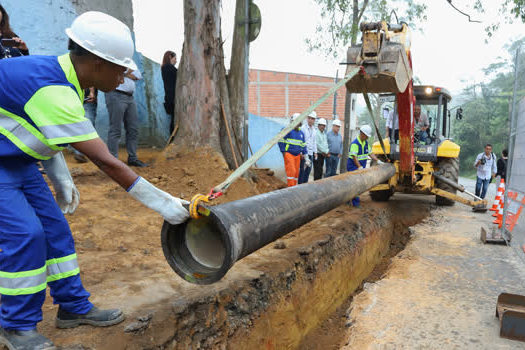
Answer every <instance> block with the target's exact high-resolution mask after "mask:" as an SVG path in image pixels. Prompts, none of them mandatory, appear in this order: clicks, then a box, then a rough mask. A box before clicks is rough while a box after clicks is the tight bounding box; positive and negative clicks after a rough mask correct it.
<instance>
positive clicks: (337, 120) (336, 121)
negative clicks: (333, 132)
mask: <svg viewBox="0 0 525 350" xmlns="http://www.w3.org/2000/svg"><path fill="white" fill-rule="evenodd" d="M332 125H335V126H341V121H340V120H339V119H336V120H334V122H333V123H332Z"/></svg>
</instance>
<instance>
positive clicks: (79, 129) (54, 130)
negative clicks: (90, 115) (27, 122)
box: [38, 119, 95, 140]
mask: <svg viewBox="0 0 525 350" xmlns="http://www.w3.org/2000/svg"><path fill="white" fill-rule="evenodd" d="M38 128H39V129H40V131H41V132H42V134H44V135H45V136H46V138H47V139H48V140H51V139H58V138H61V137H75V136H81V135H88V134H92V133H93V132H95V128H94V127H93V124H91V122H90V121H89V120H87V119H85V120H83V121H80V122H76V123H69V124H60V125H43V126H39V127H38Z"/></svg>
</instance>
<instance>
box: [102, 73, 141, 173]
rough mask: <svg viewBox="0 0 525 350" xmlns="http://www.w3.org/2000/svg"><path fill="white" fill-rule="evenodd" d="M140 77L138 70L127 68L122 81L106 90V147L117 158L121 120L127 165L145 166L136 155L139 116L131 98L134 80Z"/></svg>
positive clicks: (133, 90)
mask: <svg viewBox="0 0 525 350" xmlns="http://www.w3.org/2000/svg"><path fill="white" fill-rule="evenodd" d="M140 79H142V75H141V74H140V72H139V71H138V70H136V71H133V70H131V69H128V70H127V71H126V73H125V74H124V82H123V83H122V84H120V85H119V86H117V88H116V89H115V90H113V91H110V92H106V94H105V96H106V107H107V109H108V112H109V131H108V148H109V151H110V152H111V154H113V156H115V158H117V159H118V145H119V141H120V131H121V125H122V122H124V128H125V129H126V150H127V151H128V165H131V166H136V167H146V166H148V164H146V163H144V162H142V161H140V160H139V159H138V157H137V146H138V142H139V118H138V113H137V105H136V103H135V99H134V98H133V93H134V92H135V81H137V80H140Z"/></svg>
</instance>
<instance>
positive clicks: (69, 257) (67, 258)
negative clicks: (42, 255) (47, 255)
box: [46, 253, 77, 265]
mask: <svg viewBox="0 0 525 350" xmlns="http://www.w3.org/2000/svg"><path fill="white" fill-rule="evenodd" d="M76 258H77V254H76V253H73V254H70V255H67V256H64V257H62V258H54V259H49V260H46V265H51V264H59V263H61V262H66V261H70V260H73V259H76Z"/></svg>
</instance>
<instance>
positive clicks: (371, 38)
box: [346, 22, 412, 93]
mask: <svg viewBox="0 0 525 350" xmlns="http://www.w3.org/2000/svg"><path fill="white" fill-rule="evenodd" d="M385 27H386V24H384V22H378V23H363V24H362V25H361V31H363V38H362V43H361V44H358V45H355V46H351V47H349V48H348V53H347V64H348V66H347V73H348V72H349V71H350V70H352V69H355V68H356V67H363V68H364V69H363V70H362V71H361V72H360V73H359V74H356V75H355V76H354V77H353V78H352V79H350V80H349V81H348V82H347V83H346V88H347V89H348V91H349V92H350V93H368V92H370V93H380V92H392V93H401V92H404V91H405V89H406V87H407V86H408V83H409V82H410V80H411V79H412V68H411V67H410V63H409V60H408V56H407V51H406V48H405V45H403V44H402V43H400V42H397V41H398V40H396V41H394V40H395V39H391V38H398V37H399V35H398V34H396V33H394V32H390V31H388V30H387V29H386V28H385ZM400 28H401V30H398V32H400V33H399V34H403V33H404V32H403V31H406V30H407V28H406V27H404V25H403V26H402V27H400Z"/></svg>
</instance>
